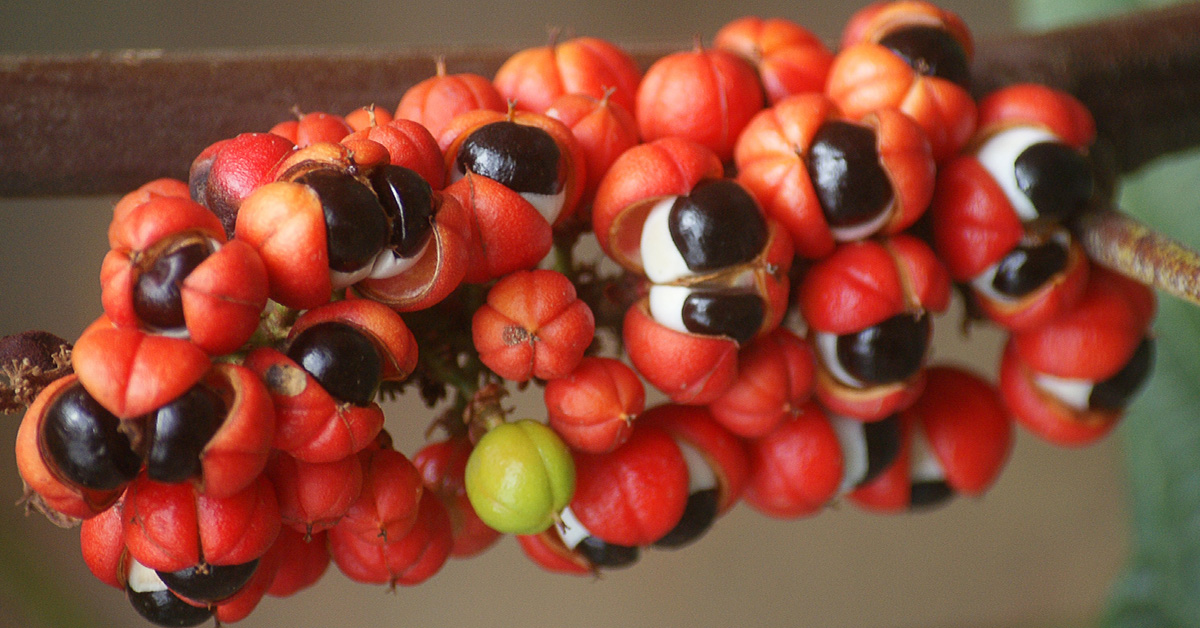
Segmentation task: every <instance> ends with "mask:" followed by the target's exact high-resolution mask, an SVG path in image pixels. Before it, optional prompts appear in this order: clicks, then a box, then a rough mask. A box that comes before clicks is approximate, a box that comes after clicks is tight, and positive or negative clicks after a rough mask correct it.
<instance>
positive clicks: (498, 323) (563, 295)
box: [471, 269, 596, 382]
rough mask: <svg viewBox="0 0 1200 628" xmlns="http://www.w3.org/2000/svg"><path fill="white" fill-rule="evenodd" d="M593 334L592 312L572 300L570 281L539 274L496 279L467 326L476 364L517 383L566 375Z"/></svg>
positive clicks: (553, 274)
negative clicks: (477, 357)
mask: <svg viewBox="0 0 1200 628" xmlns="http://www.w3.org/2000/svg"><path fill="white" fill-rule="evenodd" d="M595 331H596V323H595V319H594V318H593V316H592V311H591V309H590V308H589V307H588V306H587V304H586V303H584V302H583V301H581V300H579V299H578V298H577V297H576V295H575V286H574V285H573V284H572V283H571V281H570V280H569V279H567V277H566V276H564V275H563V274H562V273H558V272H555V271H551V270H541V269H536V270H531V271H521V272H515V273H512V274H510V275H508V276H507V277H505V278H504V279H501V280H500V281H499V282H498V283H497V284H496V285H495V286H493V287H492V289H491V290H489V291H488V296H487V303H486V304H485V305H483V306H482V307H480V308H479V309H478V310H476V312H475V315H474V317H473V318H472V321H471V335H472V338H473V340H474V343H475V348H476V350H478V351H479V359H480V360H481V361H482V362H483V363H484V364H485V365H487V367H488V368H490V369H492V370H493V371H495V372H496V373H497V374H498V375H500V376H501V377H504V378H505V379H509V380H512V381H518V382H523V381H526V380H528V379H529V378H531V377H536V378H538V379H554V378H557V377H563V376H565V375H567V374H568V373H570V372H571V371H572V370H574V369H575V367H576V366H577V365H578V364H579V361H580V360H581V359H583V352H584V351H585V350H586V349H587V347H588V345H589V344H591V342H592V338H593V336H594V334H595Z"/></svg>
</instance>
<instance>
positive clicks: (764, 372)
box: [708, 328, 816, 438]
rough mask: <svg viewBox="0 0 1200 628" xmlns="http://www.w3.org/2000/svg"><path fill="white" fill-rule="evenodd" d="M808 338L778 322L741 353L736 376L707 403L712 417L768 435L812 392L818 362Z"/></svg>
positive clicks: (748, 434) (746, 432) (744, 432)
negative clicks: (722, 391)
mask: <svg viewBox="0 0 1200 628" xmlns="http://www.w3.org/2000/svg"><path fill="white" fill-rule="evenodd" d="M814 360H815V358H814V357H813V353H812V348H811V347H810V346H809V344H808V341H806V340H805V339H804V338H802V337H800V336H797V335H796V334H794V333H792V332H791V331H790V330H787V329H784V328H777V329H775V330H774V331H772V332H771V333H769V334H767V335H765V336H762V337H760V338H756V339H755V340H754V341H753V342H751V343H750V344H749V345H747V346H745V347H743V348H742V350H741V352H740V353H739V354H738V376H737V381H735V382H734V383H733V385H732V386H730V387H729V389H728V390H727V391H726V392H725V393H724V394H723V395H721V396H720V397H719V398H718V399H716V400H715V401H713V402H712V403H710V404H708V408H709V410H710V411H711V412H712V415H713V418H714V419H716V421H717V422H718V423H720V424H721V425H723V426H724V427H725V428H726V429H728V430H729V431H731V432H733V433H734V434H737V435H738V436H742V437H745V438H756V437H759V436H763V435H765V434H767V433H768V432H770V431H771V430H773V429H775V426H777V425H779V423H780V422H782V421H783V420H784V419H786V418H787V417H788V416H789V415H791V414H792V413H794V412H797V411H798V410H799V409H800V407H801V406H803V405H804V404H805V403H806V402H807V401H808V400H809V398H810V397H811V396H812V393H813V385H814V378H815V371H816V365H815V362H814Z"/></svg>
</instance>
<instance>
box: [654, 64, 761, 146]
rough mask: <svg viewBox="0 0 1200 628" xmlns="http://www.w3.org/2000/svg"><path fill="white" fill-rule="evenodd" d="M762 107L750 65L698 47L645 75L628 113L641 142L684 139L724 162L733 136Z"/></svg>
mask: <svg viewBox="0 0 1200 628" xmlns="http://www.w3.org/2000/svg"><path fill="white" fill-rule="evenodd" d="M764 104H765V99H764V96H763V88H762V83H761V82H759V79H758V73H757V72H756V71H755V69H754V66H752V65H751V64H750V62H749V61H746V60H745V59H743V58H742V57H740V56H738V55H736V54H734V53H731V52H727V51H725V50H721V49H718V48H701V47H700V46H698V45H697V46H696V47H695V48H694V49H693V50H689V51H682V52H676V53H672V54H669V55H666V56H665V57H661V58H660V59H658V60H657V61H655V62H654V63H653V64H652V65H651V66H650V68H649V69H647V70H646V74H645V75H644V76H643V77H642V82H641V83H640V84H639V85H638V90H637V104H636V105H635V108H634V110H633V111H634V117H635V118H637V122H638V130H639V131H640V133H641V136H642V139H643V140H645V141H647V142H652V141H654V140H657V139H662V138H664V137H681V138H686V139H688V140H691V141H694V142H696V143H699V144H702V145H703V146H705V147H707V148H708V149H709V150H711V151H713V152H714V153H715V154H716V155H717V157H718V158H720V159H721V160H722V161H728V160H730V159H731V158H732V157H733V145H734V142H735V141H736V140H737V137H738V135H739V134H740V133H741V132H742V129H743V128H745V126H746V123H748V122H749V121H750V118H751V117H753V116H754V114H756V113H758V111H759V110H760V109H762V108H763V105H764Z"/></svg>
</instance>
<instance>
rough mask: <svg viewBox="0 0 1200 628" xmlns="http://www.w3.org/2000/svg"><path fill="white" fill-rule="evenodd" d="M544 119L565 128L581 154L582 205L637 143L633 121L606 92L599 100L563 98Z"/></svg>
mask: <svg viewBox="0 0 1200 628" xmlns="http://www.w3.org/2000/svg"><path fill="white" fill-rule="evenodd" d="M546 115H547V116H550V117H551V118H554V119H555V120H559V121H561V122H562V123H563V124H565V125H567V127H569V128H570V129H571V134H572V135H574V136H575V139H576V141H578V142H579V146H580V148H581V149H582V150H583V155H584V158H585V161H586V162H587V185H586V186H585V187H584V192H583V202H584V203H586V202H588V201H589V200H591V199H592V198H593V197H594V196H595V194H596V187H597V186H599V185H600V179H601V178H602V177H604V173H606V172H608V168H609V166H611V165H612V163H613V162H614V161H616V160H617V157H619V156H620V155H621V153H624V152H625V151H626V150H629V149H630V148H633V147H634V146H636V145H637V144H638V142H639V140H640V138H639V136H638V127H637V120H634V118H633V114H632V113H630V111H629V110H628V109H626V108H625V107H623V106H622V105H620V104H618V103H617V102H615V101H614V100H612V98H611V93H608V92H606V93H605V95H604V97H603V98H596V97H594V96H589V95H587V94H563V95H562V96H559V97H558V98H556V99H554V102H552V103H551V104H550V108H549V109H546Z"/></svg>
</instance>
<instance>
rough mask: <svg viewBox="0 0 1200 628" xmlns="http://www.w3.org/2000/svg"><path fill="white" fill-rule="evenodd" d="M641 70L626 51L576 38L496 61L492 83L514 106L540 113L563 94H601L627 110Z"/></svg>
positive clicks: (594, 95) (630, 108) (602, 42)
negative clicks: (496, 67)
mask: <svg viewBox="0 0 1200 628" xmlns="http://www.w3.org/2000/svg"><path fill="white" fill-rule="evenodd" d="M641 78H642V71H641V69H640V68H639V67H638V65H637V62H636V61H634V59H633V57H631V56H629V53H627V52H625V51H624V50H622V49H621V48H619V47H617V46H616V45H614V44H612V43H609V42H607V41H605V40H603V39H598V38H596V37H576V38H574V39H570V40H567V41H565V42H563V43H561V44H555V43H551V44H550V45H547V46H542V47H538V48H528V49H525V50H522V51H520V52H518V53H516V54H514V55H513V56H511V57H509V58H508V60H506V61H505V62H504V64H503V65H501V66H500V69H499V70H497V71H496V76H495V78H493V80H492V83H493V84H494V85H495V86H496V90H497V91H498V92H499V93H500V95H501V96H503V97H504V98H505V99H506V100H508V101H509V102H515V103H516V106H517V108H518V109H521V110H524V111H533V112H536V113H545V111H546V109H548V108H550V106H551V104H552V103H553V102H554V101H555V99H557V98H559V97H560V96H563V95H564V94H585V95H588V96H591V97H593V98H602V97H603V96H604V94H605V92H606V91H608V90H610V89H611V90H612V98H613V101H614V102H616V103H618V104H620V105H621V106H622V107H624V108H625V109H626V110H627V111H633V107H634V97H635V94H636V92H637V88H638V83H639V82H640V81H641Z"/></svg>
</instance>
